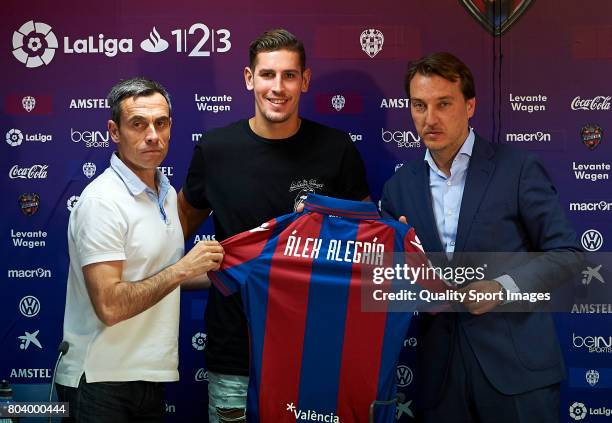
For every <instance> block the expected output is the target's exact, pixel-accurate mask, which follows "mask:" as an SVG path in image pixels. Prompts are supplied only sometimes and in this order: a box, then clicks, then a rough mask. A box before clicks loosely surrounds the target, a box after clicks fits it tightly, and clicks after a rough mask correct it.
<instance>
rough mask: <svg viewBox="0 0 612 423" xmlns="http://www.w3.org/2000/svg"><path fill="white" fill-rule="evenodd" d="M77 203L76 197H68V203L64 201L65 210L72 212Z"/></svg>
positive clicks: (77, 197)
mask: <svg viewBox="0 0 612 423" xmlns="http://www.w3.org/2000/svg"><path fill="white" fill-rule="evenodd" d="M78 202H79V196H78V195H73V196H72V197H70V198H69V199H68V201H66V208H67V209H68V211H69V212H72V211H73V210H74V208H75V207H76V205H77V203H78Z"/></svg>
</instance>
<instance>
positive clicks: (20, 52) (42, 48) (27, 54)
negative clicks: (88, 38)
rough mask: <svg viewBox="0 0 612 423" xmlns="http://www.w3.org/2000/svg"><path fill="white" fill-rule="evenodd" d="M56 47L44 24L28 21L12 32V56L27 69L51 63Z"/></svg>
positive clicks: (47, 27)
mask: <svg viewBox="0 0 612 423" xmlns="http://www.w3.org/2000/svg"><path fill="white" fill-rule="evenodd" d="M57 47H58V44H57V38H56V37H55V34H54V33H53V32H52V31H51V27H50V26H49V25H47V24H46V23H42V22H34V21H28V22H26V23H24V24H23V25H21V28H19V29H18V30H17V31H15V32H13V56H15V58H16V59H17V60H19V61H20V62H21V63H23V64H25V65H26V67H27V68H37V67H39V66H42V65H48V64H49V63H51V60H52V59H53V56H54V55H55V49H56V48H57ZM24 107H25V105H24ZM33 107H34V106H32V108H33ZM26 110H27V109H26ZM28 111H29V110H28Z"/></svg>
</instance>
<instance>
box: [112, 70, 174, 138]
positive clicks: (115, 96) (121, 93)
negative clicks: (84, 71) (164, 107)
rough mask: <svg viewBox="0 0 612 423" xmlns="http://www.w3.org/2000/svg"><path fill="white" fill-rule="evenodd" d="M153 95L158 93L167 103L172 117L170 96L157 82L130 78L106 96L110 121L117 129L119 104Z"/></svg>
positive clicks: (119, 111) (119, 116) (119, 118)
mask: <svg viewBox="0 0 612 423" xmlns="http://www.w3.org/2000/svg"><path fill="white" fill-rule="evenodd" d="M155 93H160V94H161V95H163V96H164V98H165V99H166V102H167V103H168V112H169V114H170V115H172V104H171V103H170V94H168V91H166V89H165V88H164V87H163V86H162V85H161V84H160V83H159V82H157V81H153V80H151V79H146V78H141V77H137V78H131V79H126V80H124V81H121V82H119V83H118V84H116V85H115V86H114V87H113V88H111V90H110V92H109V93H108V96H107V97H106V98H107V100H108V105H109V106H110V109H111V119H112V120H113V122H115V123H116V124H117V127H119V123H120V120H121V102H122V101H123V100H124V99H126V98H128V97H134V98H135V97H148V96H150V95H153V94H155Z"/></svg>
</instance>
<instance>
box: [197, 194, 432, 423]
mask: <svg viewBox="0 0 612 423" xmlns="http://www.w3.org/2000/svg"><path fill="white" fill-rule="evenodd" d="M222 245H223V247H224V249H225V257H224V259H223V263H222V266H221V269H220V270H219V271H218V272H211V273H209V276H210V279H211V280H212V282H213V283H214V284H215V286H216V287H217V288H218V289H219V290H221V291H222V292H223V293H224V294H230V293H233V292H235V291H237V290H240V292H241V293H242V301H243V306H244V311H245V314H246V317H247V320H248V324H249V330H250V343H251V369H250V383H249V392H248V407H247V415H248V417H247V420H248V421H249V422H264V423H268V422H274V423H279V422H296V421H300V422H307V421H326V422H335V421H339V422H366V421H368V412H369V407H370V404H371V403H372V402H373V401H374V400H389V399H393V398H394V396H395V394H396V367H397V361H398V357H399V353H400V349H401V347H402V344H403V340H404V337H405V334H406V332H407V330H408V326H409V324H410V318H411V316H412V313H410V312H403V313H400V312H390V310H386V309H384V308H383V309H382V310H380V309H379V310H378V311H375V312H372V311H365V310H364V309H363V306H362V290H361V286H362V283H366V282H362V277H361V271H362V268H363V267H364V266H363V265H364V264H366V265H383V261H385V260H389V259H388V257H392V256H393V255H392V254H389V255H387V254H386V253H392V252H405V251H408V252H420V253H421V254H422V249H421V248H420V242H419V241H418V238H417V237H416V234H415V232H414V229H413V228H411V227H410V226H409V225H404V224H401V223H399V222H396V221H393V220H389V219H383V218H381V217H380V216H379V214H378V210H377V208H376V206H375V205H374V204H373V203H369V202H357V201H348V200H339V199H335V198H330V197H324V196H321V195H314V194H310V195H309V196H308V197H307V199H306V201H305V207H304V211H303V212H302V213H291V214H287V215H284V216H281V217H279V218H276V219H272V220H270V221H268V222H266V223H264V224H262V225H261V226H259V227H258V228H255V229H252V230H250V231H248V232H243V233H240V234H238V235H235V236H233V237H231V238H228V239H227V240H225V241H223V242H222ZM391 260H393V259H391ZM383 307H385V306H384V305H383ZM375 415H376V419H375V421H377V422H392V421H395V408H394V406H386V407H377V408H376V412H375Z"/></svg>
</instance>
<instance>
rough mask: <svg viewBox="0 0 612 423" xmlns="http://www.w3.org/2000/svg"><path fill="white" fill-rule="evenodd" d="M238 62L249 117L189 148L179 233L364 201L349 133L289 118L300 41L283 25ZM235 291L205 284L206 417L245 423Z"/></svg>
mask: <svg viewBox="0 0 612 423" xmlns="http://www.w3.org/2000/svg"><path fill="white" fill-rule="evenodd" d="M249 56H250V57H249V58H250V65H249V66H248V67H246V68H245V69H244V79H245V83H246V87H247V89H248V90H250V91H253V93H254V95H255V116H253V117H252V118H250V119H245V120H241V121H238V122H235V123H233V124H231V125H229V126H227V127H225V128H220V129H216V130H212V131H209V132H207V133H205V134H204V136H203V138H202V140H201V141H200V142H199V143H198V145H197V146H196V147H195V151H194V154H193V158H192V161H191V165H190V167H189V172H188V174H187V180H186V182H185V185H184V186H183V189H182V190H181V192H180V193H179V195H178V201H179V214H180V217H181V223H182V225H183V232H184V234H185V236H186V237H188V236H191V235H192V234H193V233H194V232H195V230H196V229H197V228H198V227H199V226H200V225H201V224H202V222H203V221H204V219H206V217H207V216H208V215H209V213H210V211H211V210H212V211H213V212H214V213H213V220H214V223H215V232H216V238H217V240H219V241H222V240H224V239H226V238H228V237H230V236H232V235H235V234H237V233H240V232H243V231H245V230H249V229H252V228H254V227H257V226H259V225H260V224H261V223H263V222H266V221H268V220H270V219H271V218H273V217H277V216H280V215H283V214H287V213H290V212H292V211H294V210H296V209H297V207H298V206H299V204H300V203H301V201H302V200H303V199H304V198H305V196H306V195H307V194H308V193H309V192H314V193H317V194H324V195H328V196H331V197H338V198H344V199H350V200H369V193H368V186H367V182H366V177H365V168H364V166H363V162H362V160H361V157H360V155H359V152H358V151H357V149H356V148H355V147H354V145H353V143H352V141H351V139H350V137H349V136H348V134H346V133H344V132H341V131H338V130H336V129H333V128H330V127H326V126H323V125H320V124H317V123H315V122H312V121H309V120H306V119H301V118H300V117H299V115H298V105H299V99H300V95H301V93H303V92H306V91H308V85H309V83H310V76H311V72H310V69H306V68H305V65H306V57H305V52H304V47H303V45H302V43H301V41H299V40H297V39H296V38H295V37H294V36H293V35H292V34H291V33H289V32H288V31H285V30H282V29H278V30H272V31H269V32H265V33H264V34H262V35H261V36H260V37H259V38H258V39H257V40H255V41H253V43H251V46H250V50H249ZM239 295H240V294H234V295H231V296H229V297H224V296H223V295H221V293H220V292H219V291H218V290H217V289H216V288H214V287H212V288H211V290H210V293H209V297H208V305H207V308H206V316H205V318H206V326H207V330H208V343H207V346H206V362H207V366H208V375H209V418H210V421H211V422H224V421H233V422H235V421H244V419H245V417H244V416H245V409H246V392H247V385H248V374H249V345H248V342H249V341H248V330H247V323H246V319H245V317H244V314H243V312H242V305H241V300H240V296H239Z"/></svg>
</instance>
